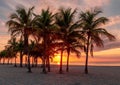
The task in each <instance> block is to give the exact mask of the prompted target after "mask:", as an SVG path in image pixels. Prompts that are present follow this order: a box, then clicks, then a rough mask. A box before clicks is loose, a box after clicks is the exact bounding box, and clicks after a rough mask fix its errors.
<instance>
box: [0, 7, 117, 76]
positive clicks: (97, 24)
mask: <svg viewBox="0 0 120 85" xmlns="http://www.w3.org/2000/svg"><path fill="white" fill-rule="evenodd" d="M101 13H102V10H101V9H99V8H93V9H89V10H84V11H80V12H79V13H78V16H76V14H77V10H76V9H72V8H60V9H58V11H57V13H53V12H51V11H50V9H49V8H48V9H42V10H41V12H40V14H36V13H34V7H31V8H29V9H26V8H24V7H17V8H16V10H15V12H14V13H12V14H11V15H10V17H9V20H8V21H7V22H6V26H7V27H8V32H9V33H10V34H11V39H10V40H9V41H8V45H6V46H5V49H4V50H2V51H1V52H0V60H1V59H3V62H4V58H8V62H9V60H10V58H14V59H15V66H16V56H17V54H18V53H19V57H20V67H23V56H25V58H26V61H25V62H26V63H25V65H26V67H27V68H28V72H31V62H30V58H31V57H32V58H33V59H32V62H34V63H35V64H32V65H35V66H37V63H38V60H37V59H38V58H40V59H41V60H42V72H43V73H47V72H50V70H51V69H50V59H52V58H53V57H54V54H55V53H60V54H61V56H60V67H59V73H63V69H62V61H63V53H65V52H66V53H67V55H66V57H67V61H66V63H67V64H66V71H67V72H69V57H70V54H71V53H75V54H76V56H78V57H79V56H81V52H84V53H85V55H86V56H85V58H86V61H85V74H88V59H89V56H93V49H94V47H95V46H97V47H103V46H104V37H106V38H108V39H109V40H110V41H113V40H115V36H114V35H112V34H110V33H109V32H108V31H107V30H106V29H105V28H103V27H102V25H104V24H106V23H107V22H108V21H109V20H108V18H106V17H104V16H102V17H101V16H100V15H99V14H101ZM31 37H32V40H31Z"/></svg>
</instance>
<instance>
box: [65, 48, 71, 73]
mask: <svg viewBox="0 0 120 85" xmlns="http://www.w3.org/2000/svg"><path fill="white" fill-rule="evenodd" d="M67 54H68V56H67V67H66V72H69V57H70V49H68V50H67Z"/></svg>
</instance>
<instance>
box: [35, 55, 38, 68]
mask: <svg viewBox="0 0 120 85" xmlns="http://www.w3.org/2000/svg"><path fill="white" fill-rule="evenodd" d="M37 65H38V58H37V57H36V58H35V67H37Z"/></svg>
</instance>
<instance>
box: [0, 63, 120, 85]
mask: <svg viewBox="0 0 120 85" xmlns="http://www.w3.org/2000/svg"><path fill="white" fill-rule="evenodd" d="M32 72H33V73H27V69H26V68H19V67H17V68H15V67H13V66H11V65H0V85H120V67H105V66H104V67H100V66H99V67H95V66H91V67H89V74H88V75H85V74H84V67H83V66H70V72H69V73H66V72H64V74H58V67H57V66H52V72H50V73H48V74H42V73H41V69H40V68H32Z"/></svg>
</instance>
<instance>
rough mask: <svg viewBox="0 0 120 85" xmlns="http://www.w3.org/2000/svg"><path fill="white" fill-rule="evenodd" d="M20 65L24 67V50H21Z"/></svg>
mask: <svg viewBox="0 0 120 85" xmlns="http://www.w3.org/2000/svg"><path fill="white" fill-rule="evenodd" d="M20 67H23V54H22V51H20Z"/></svg>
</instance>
